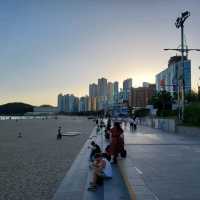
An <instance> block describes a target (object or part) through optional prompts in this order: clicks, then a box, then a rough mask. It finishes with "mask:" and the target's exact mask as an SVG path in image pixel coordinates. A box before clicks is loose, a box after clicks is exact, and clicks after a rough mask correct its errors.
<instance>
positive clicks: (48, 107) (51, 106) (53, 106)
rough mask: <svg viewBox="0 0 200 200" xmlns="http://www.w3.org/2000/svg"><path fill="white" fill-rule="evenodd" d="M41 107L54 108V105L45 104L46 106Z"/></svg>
mask: <svg viewBox="0 0 200 200" xmlns="http://www.w3.org/2000/svg"><path fill="white" fill-rule="evenodd" d="M39 107H42V108H49V107H50V108H53V107H54V106H52V105H47V104H44V105H41V106H39Z"/></svg>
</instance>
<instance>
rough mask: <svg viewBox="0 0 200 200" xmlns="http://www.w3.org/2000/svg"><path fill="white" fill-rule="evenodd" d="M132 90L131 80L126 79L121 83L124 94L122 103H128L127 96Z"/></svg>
mask: <svg viewBox="0 0 200 200" xmlns="http://www.w3.org/2000/svg"><path fill="white" fill-rule="evenodd" d="M131 88H132V78H129V79H126V80H124V81H123V92H124V97H123V99H124V101H128V97H129V94H130V92H131Z"/></svg>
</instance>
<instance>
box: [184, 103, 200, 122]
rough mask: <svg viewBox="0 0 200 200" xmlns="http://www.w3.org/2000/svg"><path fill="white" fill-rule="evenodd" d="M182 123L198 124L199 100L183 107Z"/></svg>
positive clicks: (199, 120)
mask: <svg viewBox="0 0 200 200" xmlns="http://www.w3.org/2000/svg"><path fill="white" fill-rule="evenodd" d="M184 123H185V124H188V125H194V126H200V102H198V103H191V104H190V105H188V106H186V107H185V111H184Z"/></svg>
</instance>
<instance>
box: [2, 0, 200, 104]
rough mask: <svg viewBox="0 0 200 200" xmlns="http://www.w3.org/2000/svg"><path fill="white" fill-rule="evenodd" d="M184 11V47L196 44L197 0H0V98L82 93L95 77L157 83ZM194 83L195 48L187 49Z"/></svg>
mask: <svg viewBox="0 0 200 200" xmlns="http://www.w3.org/2000/svg"><path fill="white" fill-rule="evenodd" d="M185 10H189V11H190V12H191V16H190V17H189V18H188V19H187V21H186V22H185V34H186V40H187V44H188V46H189V48H200V1H199V0H190V1H189V0H167V1H165V0H32V1H31V0H1V1H0V25H1V29H0V72H1V73H0V104H4V103H8V102H14V101H20V102H26V103H30V104H33V105H41V104H52V105H56V104H57V95H58V94H59V93H63V94H65V93H73V94H74V95H76V96H81V95H85V94H88V85H89V83H92V82H97V79H98V78H100V77H106V78H108V79H109V80H110V81H119V82H120V84H122V81H123V80H124V79H126V78H132V79H133V85H134V86H140V85H142V82H143V81H146V82H152V83H154V82H155V75H156V74H157V73H159V72H160V71H161V70H163V69H165V68H166V67H167V62H168V59H169V58H170V56H173V55H175V54H176V52H173V51H172V52H170V51H167V52H166V51H163V49H164V48H177V46H179V44H180V30H179V29H176V27H175V26H174V22H175V20H176V18H177V17H178V16H179V15H180V14H181V12H183V11H185ZM189 58H190V59H191V60H192V87H193V89H195V88H196V87H197V84H198V83H199V84H200V81H198V79H199V77H200V70H199V69H198V67H199V66H200V52H191V53H190V54H189Z"/></svg>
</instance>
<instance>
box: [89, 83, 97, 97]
mask: <svg viewBox="0 0 200 200" xmlns="http://www.w3.org/2000/svg"><path fill="white" fill-rule="evenodd" d="M97 88H98V87H97V84H95V83H92V84H90V85H89V96H90V97H97V91H98V90H97Z"/></svg>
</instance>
